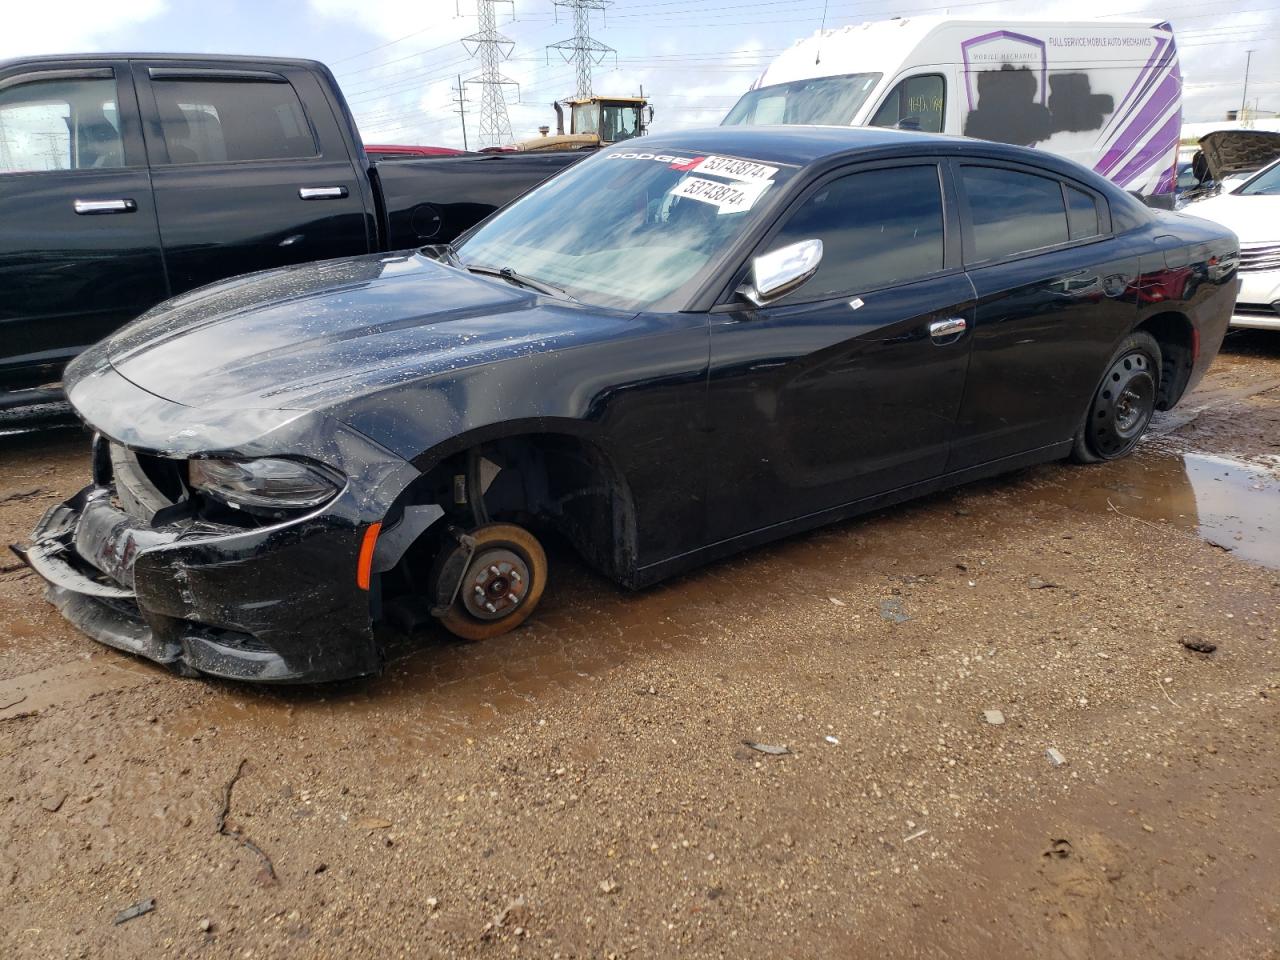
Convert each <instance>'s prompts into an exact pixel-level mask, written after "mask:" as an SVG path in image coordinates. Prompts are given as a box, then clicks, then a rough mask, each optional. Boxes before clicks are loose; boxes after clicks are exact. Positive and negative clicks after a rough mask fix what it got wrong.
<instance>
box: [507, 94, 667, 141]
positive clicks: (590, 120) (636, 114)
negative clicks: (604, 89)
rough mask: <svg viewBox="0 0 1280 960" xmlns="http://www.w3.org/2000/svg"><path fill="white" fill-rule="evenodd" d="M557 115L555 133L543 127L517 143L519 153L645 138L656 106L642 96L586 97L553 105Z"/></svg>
mask: <svg viewBox="0 0 1280 960" xmlns="http://www.w3.org/2000/svg"><path fill="white" fill-rule="evenodd" d="M551 106H552V107H553V108H554V109H555V112H556V132H555V133H554V134H553V133H552V132H551V128H550V127H540V128H539V133H540V134H541V136H537V137H534V138H532V139H530V140H522V141H520V142H519V143H516V144H515V145H514V146H515V149H517V150H537V151H545V150H595V149H598V148H599V147H602V146H607V145H608V144H611V143H617V142H618V141H619V140H630V139H631V138H632V137H639V136H643V135H644V134H645V133H646V132H647V131H648V127H649V123H650V122H651V121H652V120H653V107H651V106H649V101H648V100H646V99H645V98H644V97H643V96H639V97H583V98H570V99H568V100H561V101H558V102H556V103H553V104H552V105H551ZM565 107H568V108H569V132H568V133H565V130H564V108H565Z"/></svg>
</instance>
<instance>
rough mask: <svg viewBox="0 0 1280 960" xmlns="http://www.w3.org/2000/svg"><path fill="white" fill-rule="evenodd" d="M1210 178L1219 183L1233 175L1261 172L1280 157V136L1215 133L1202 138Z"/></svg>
mask: <svg viewBox="0 0 1280 960" xmlns="http://www.w3.org/2000/svg"><path fill="white" fill-rule="evenodd" d="M1200 149H1201V151H1203V153H1204V159H1205V161H1206V162H1207V163H1208V165H1209V175H1210V176H1211V177H1213V179H1214V180H1217V181H1218V182H1219V183H1221V182H1222V180H1223V179H1224V178H1226V177H1229V176H1231V175H1232V174H1238V173H1246V172H1249V171H1252V170H1261V169H1262V168H1263V167H1265V166H1266V165H1267V164H1268V163H1270V162H1271V161H1272V160H1275V159H1276V158H1277V157H1280V133H1273V132H1271V131H1269V130H1215V131H1214V132H1213V133H1210V134H1206V135H1205V136H1203V137H1201V138H1200Z"/></svg>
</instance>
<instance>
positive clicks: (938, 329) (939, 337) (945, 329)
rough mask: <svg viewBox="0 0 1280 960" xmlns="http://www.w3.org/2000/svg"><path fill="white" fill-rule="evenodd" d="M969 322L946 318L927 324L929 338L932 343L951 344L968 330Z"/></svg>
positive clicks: (957, 318)
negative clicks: (931, 339) (931, 338)
mask: <svg viewBox="0 0 1280 960" xmlns="http://www.w3.org/2000/svg"><path fill="white" fill-rule="evenodd" d="M968 326H969V322H968V321H967V320H965V318H964V317H947V319H945V320H935V321H933V323H931V324H929V336H931V337H933V342H934V343H953V342H954V341H955V340H957V339H958V338H959V336H960V334H962V333H964V332H965V330H966V329H967V328H968Z"/></svg>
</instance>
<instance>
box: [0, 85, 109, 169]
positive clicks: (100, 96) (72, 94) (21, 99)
mask: <svg viewBox="0 0 1280 960" xmlns="http://www.w3.org/2000/svg"><path fill="white" fill-rule="evenodd" d="M122 166H124V145H123V143H122V142H121V139H120V119H119V116H118V115H117V112H116V82H115V80H111V79H107V78H100V79H99V78H93V79H88V78H86V79H80V80H56V81H42V80H33V81H32V82H30V83H20V84H17V85H16V86H13V87H9V88H7V89H5V90H3V91H0V173H25V172H30V171H42V170H43V171H47V170H82V169H85V168H108V167H122Z"/></svg>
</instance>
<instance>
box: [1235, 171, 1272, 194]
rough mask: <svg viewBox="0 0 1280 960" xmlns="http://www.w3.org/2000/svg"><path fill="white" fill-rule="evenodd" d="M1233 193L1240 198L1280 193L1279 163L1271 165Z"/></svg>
mask: <svg viewBox="0 0 1280 960" xmlns="http://www.w3.org/2000/svg"><path fill="white" fill-rule="evenodd" d="M1235 192H1236V194H1237V195H1239V196H1242V197H1244V196H1250V195H1254V196H1263V197H1267V196H1273V195H1275V194H1278V193H1280V163H1273V164H1272V165H1271V166H1269V167H1267V168H1266V169H1264V170H1263V171H1262V172H1261V173H1259V174H1258V175H1257V176H1255V177H1254V178H1253V179H1252V180H1250V181H1249V182H1248V183H1246V184H1245V185H1244V186H1243V187H1241V188H1240V189H1239V190H1237V191H1235Z"/></svg>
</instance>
